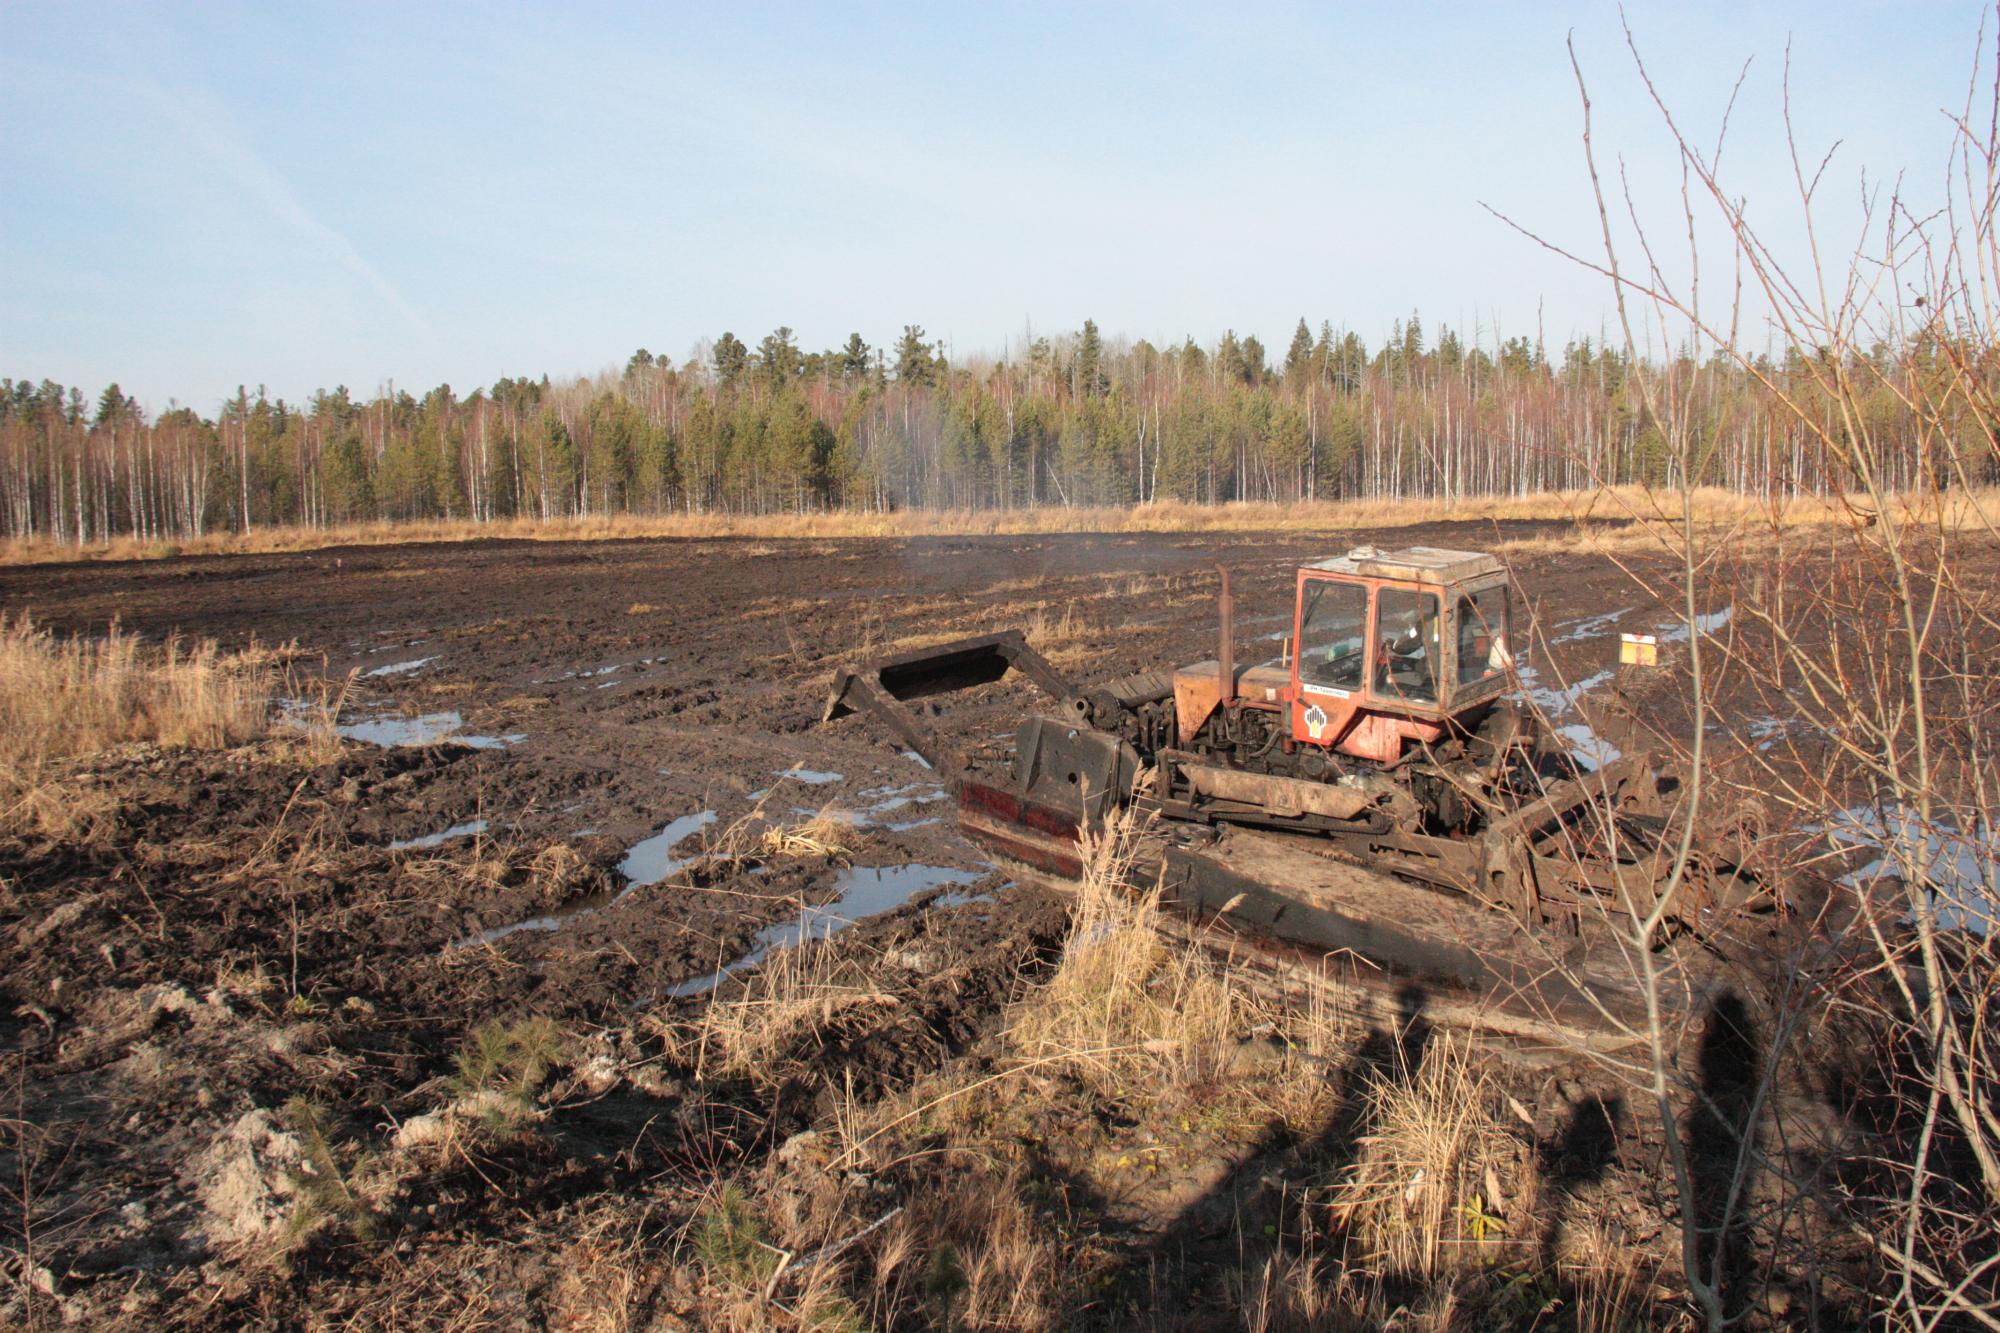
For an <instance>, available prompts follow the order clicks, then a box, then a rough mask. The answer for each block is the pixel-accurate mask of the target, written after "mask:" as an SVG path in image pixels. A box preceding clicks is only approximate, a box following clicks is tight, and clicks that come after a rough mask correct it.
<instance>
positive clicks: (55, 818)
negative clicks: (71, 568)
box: [0, 616, 283, 837]
mask: <svg viewBox="0 0 2000 1333" xmlns="http://www.w3.org/2000/svg"><path fill="white" fill-rule="evenodd" d="M282 656H283V655H282V654H281V653H277V652H272V651H269V650H264V649H259V648H256V647H255V646H253V647H252V648H250V649H249V650H247V651H245V652H241V653H235V654H225V653H223V652H222V651H221V650H220V649H219V648H218V647H217V646H216V645H215V643H214V642H213V641H208V640H203V641H200V642H195V643H186V642H182V641H181V640H178V639H170V640H168V641H167V642H166V643H165V644H164V645H161V646H160V647H158V648H149V647H147V646H145V645H143V644H142V643H141V642H140V640H139V639H138V638H137V637H136V636H135V635H132V634H128V633H126V632H124V631H123V630H121V629H119V628H118V627H117V626H116V625H113V626H112V627H111V630H110V631H109V632H108V633H107V634H105V635H104V636H103V637H101V638H85V637H76V638H58V637H57V636H56V635H54V634H52V633H50V632H49V631H48V630H45V629H40V628H38V627H37V626H36V625H35V623H34V622H33V621H32V620H31V619H29V618H28V617H27V616H20V617H16V618H9V617H6V616H0V833H11V834H21V833H39V834H41V835H43V836H47V837H76V836H94V835H95V833H97V832H101V831H103V825H104V821H105V819H106V818H108V816H109V809H108V804H107V803H106V802H104V801H101V800H94V799H93V791H94V789H92V788H90V787H88V786H87V785H84V784H79V783H75V782H68V781H60V780H58V776H57V775H58V772H59V769H60V765H61V764H62V762H63V761H64V760H68V759H72V758H75V757H77V756H79V755H87V754H93V753H96V752H97V751H100V750H105V749H109V748H110V747H112V746H115V745H121V744H125V743H128V742H133V741H149V742H152V743H154V744H157V745H162V746H168V747H182V746H196V747H219V746H227V745H235V744H240V743H242V742H244V741H247V740H250V739H252V738H254V737H256V736H259V735H261V734H262V733H263V732H264V730H265V729H266V727H267V726H268V725H269V719H270V707H271V693H272V688H273V682H274V673H275V668H276V665H277V663H278V662H279V661H280V660H281V658H282Z"/></svg>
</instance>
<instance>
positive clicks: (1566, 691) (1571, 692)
mask: <svg viewBox="0 0 2000 1333" xmlns="http://www.w3.org/2000/svg"><path fill="white" fill-rule="evenodd" d="M1515 669H1516V670H1517V671H1518V672H1519V673H1520V677H1521V693H1523V694H1525V695H1526V696H1528V701H1529V702H1530V703H1532V704H1534V705H1535V707H1537V708H1539V709H1541V710H1542V712H1543V713H1544V714H1546V715H1547V716H1548V717H1550V718H1558V717H1561V716H1562V715H1563V714H1564V713H1567V712H1569V711H1570V710H1571V709H1572V708H1575V707H1576V701H1577V700H1578V699H1581V698H1582V697H1583V696H1584V695H1586V694H1589V693H1590V692H1591V691H1592V690H1594V689H1596V688H1597V687H1598V686H1599V685H1602V684H1603V683H1604V682H1605V681H1607V680H1610V679H1611V678H1612V677H1613V676H1614V675H1616V674H1617V673H1616V672H1614V671H1599V672H1597V673H1596V674H1594V675H1589V676H1585V677H1584V678H1583V679H1582V680H1578V681H1572V682H1570V683H1569V684H1568V685H1565V686H1562V687H1561V688H1559V689H1551V688H1549V687H1548V686H1546V685H1542V684H1539V683H1538V682H1539V681H1540V680H1541V674H1540V673H1539V672H1537V671H1536V670H1535V669H1534V668H1533V667H1531V666H1529V665H1527V664H1526V663H1522V664H1521V665H1519V666H1518V667H1516V668H1515Z"/></svg>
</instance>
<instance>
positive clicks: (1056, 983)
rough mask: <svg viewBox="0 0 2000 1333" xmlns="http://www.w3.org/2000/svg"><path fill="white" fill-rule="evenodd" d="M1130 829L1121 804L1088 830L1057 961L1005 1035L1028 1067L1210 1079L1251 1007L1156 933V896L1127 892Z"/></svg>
mask: <svg viewBox="0 0 2000 1333" xmlns="http://www.w3.org/2000/svg"><path fill="white" fill-rule="evenodd" d="M1141 781H1142V785H1143V781H1144V780H1143V779H1142V780H1141ZM1134 821H1135V817H1134V815H1133V813H1132V811H1131V810H1130V809H1129V808H1128V809H1126V810H1125V811H1124V812H1123V813H1121V814H1120V815H1118V816H1117V817H1116V818H1115V819H1114V820H1113V821H1112V822H1111V824H1110V825H1109V826H1108V827H1107V828H1105V829H1104V830H1103V831H1102V832H1101V833H1095V834H1093V833H1091V832H1089V831H1086V832H1085V834H1084V837H1083V839H1082V852H1083V860H1084V874H1083V878H1082V880H1081V882H1080V883H1079V885H1078V887H1077V894H1076V902H1075V906H1074V908H1073V909H1072V913H1071V917H1070V930H1069V938H1068V940H1067V942H1066V943H1065V944H1064V946H1063V957H1062V962H1061V964H1060V965H1059V966H1058V967H1057V968H1056V971H1055V975H1054V976H1052V977H1051V978H1050V979H1049V980H1048V982H1047V984H1045V985H1043V986H1042V987H1040V988H1038V989H1037V990H1036V991H1035V992H1034V993H1033V994H1032V995H1031V996H1029V997H1028V998H1027V999H1026V1000H1024V1001H1023V1002H1022V1003H1021V1004H1020V1005H1019V1006H1018V1008H1017V1009H1016V1011H1015V1013H1014V1015H1013V1021H1012V1026H1011V1028H1010V1030H1009V1039H1010V1042H1011V1044H1012V1045H1013V1047H1014V1049H1015V1050H1016V1051H1017V1052H1018V1053H1019V1054H1020V1055H1021V1056H1022V1057H1024V1058H1026V1059H1027V1060H1029V1061H1032V1062H1035V1063H1037V1064H1043V1063H1058V1064H1062V1065H1066V1066H1068V1067H1070V1068H1072V1069H1073V1070H1074V1071H1075V1072H1076V1073H1077V1074H1078V1075H1079V1076H1080V1077H1082V1078H1083V1079H1085V1081H1087V1082H1090V1083H1093V1084H1101V1085H1106V1086H1114V1087H1115V1086H1116V1085H1118V1084H1120V1083H1123V1082H1124V1081H1126V1080H1128V1079H1130V1078H1131V1077H1133V1076H1134V1072H1133V1071H1134V1067H1135V1066H1141V1067H1146V1068H1147V1069H1148V1073H1147V1074H1145V1075H1140V1076H1142V1077H1147V1076H1158V1075H1162V1074H1163V1075H1165V1076H1167V1077H1168V1078H1170V1079H1174V1080H1177V1081H1181V1082H1188V1081H1192V1080H1194V1079H1197V1078H1200V1077H1203V1076H1205V1075H1210V1074H1213V1073H1214V1072H1216V1071H1217V1070H1218V1069H1220V1068H1222V1067H1223V1066H1224V1064H1225V1062H1226V1061H1227V1059H1228V1056H1229V1052H1230V1050H1231V1049H1232V1048H1233V1046H1234V1045H1235V1039H1236V1034H1238V1033H1239V1032H1241V1031H1243V1030H1244V1029H1245V1028H1246V1027H1248V1026H1249V1025H1250V1022H1251V1005H1250V1001H1249V1000H1248V998H1247V997H1245V996H1244V995H1242V994H1240V993H1239V992H1238V991H1236V990H1235V989H1234V988H1232V987H1231V986H1230V985H1229V983H1228V981H1227V979H1226V977H1225V976H1224V975H1223V974H1222V972H1221V970H1220V968H1219V967H1218V965H1217V964H1216V963H1215V962H1214V961H1213V960H1212V959H1211V958H1210V957H1209V956H1208V955H1207V954H1206V953H1205V952H1204V951H1202V950H1201V949H1200V948H1198V947H1196V946H1194V945H1192V944H1189V943H1186V942H1183V941H1175V940H1171V939H1170V938H1169V937H1167V936H1166V935H1164V934H1162V933H1161V931H1160V930H1159V929H1158V923H1159V917H1160V911H1161V908H1160V891H1159V889H1158V888H1157V887H1155V888H1154V889H1153V890H1152V891H1151V892H1148V893H1144V894H1138V895H1135V894H1133V893H1132V892H1131V891H1130V890H1129V889H1128V888H1127V887H1126V881H1127V876H1128V873H1129V871H1130V869H1131V859H1132V853H1133V847H1134V835H1135V833H1136V832H1137V830H1136V828H1135V826H1134Z"/></svg>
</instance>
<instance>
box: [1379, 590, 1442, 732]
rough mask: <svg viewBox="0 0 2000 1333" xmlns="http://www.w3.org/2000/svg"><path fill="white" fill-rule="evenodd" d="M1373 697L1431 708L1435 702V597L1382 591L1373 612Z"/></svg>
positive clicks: (1436, 647) (1436, 631)
mask: <svg viewBox="0 0 2000 1333" xmlns="http://www.w3.org/2000/svg"><path fill="white" fill-rule="evenodd" d="M1375 637H1376V639H1377V640H1379V643H1378V645H1377V647H1378V651H1377V653H1376V662H1375V693H1377V694H1379V695H1381V696H1383V697H1384V698H1388V699H1403V700H1407V701H1409V702H1410V703H1420V704H1434V703H1436V702H1437V698H1438V660H1439V652H1438V647H1439V645H1438V599H1437V594H1436V593H1431V592H1417V591H1416V590H1414V589H1411V588H1384V589H1382V592H1381V594H1380V596H1379V597H1378V599H1377V605H1376V608H1375Z"/></svg>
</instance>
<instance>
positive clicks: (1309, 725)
mask: <svg viewBox="0 0 2000 1333" xmlns="http://www.w3.org/2000/svg"><path fill="white" fill-rule="evenodd" d="M1325 730H1326V714H1325V713H1324V712H1323V711H1321V709H1320V706H1319V705H1318V704H1314V705H1313V706H1312V707H1311V708H1308V709H1306V732H1307V734H1308V735H1310V736H1311V737H1312V738H1313V739H1314V740H1318V739H1319V734H1320V733H1321V732H1322V731H1325Z"/></svg>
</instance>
